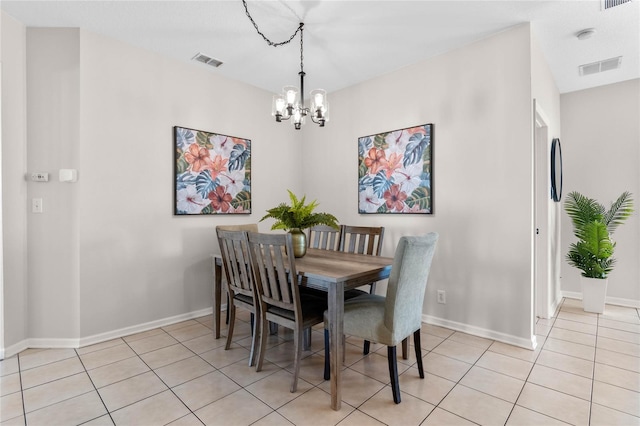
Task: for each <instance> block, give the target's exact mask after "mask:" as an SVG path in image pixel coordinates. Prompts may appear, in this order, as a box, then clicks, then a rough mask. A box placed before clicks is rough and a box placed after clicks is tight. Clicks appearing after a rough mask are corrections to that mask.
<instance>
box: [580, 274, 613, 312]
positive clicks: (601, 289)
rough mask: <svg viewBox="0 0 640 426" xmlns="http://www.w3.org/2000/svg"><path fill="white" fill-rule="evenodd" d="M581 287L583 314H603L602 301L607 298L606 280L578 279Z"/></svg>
mask: <svg viewBox="0 0 640 426" xmlns="http://www.w3.org/2000/svg"><path fill="white" fill-rule="evenodd" d="M580 284H581V285H582V309H584V311H585V312H595V313H597V314H601V313H603V312H604V300H605V298H606V297H607V279H606V278H605V279H600V278H587V277H583V276H581V277H580Z"/></svg>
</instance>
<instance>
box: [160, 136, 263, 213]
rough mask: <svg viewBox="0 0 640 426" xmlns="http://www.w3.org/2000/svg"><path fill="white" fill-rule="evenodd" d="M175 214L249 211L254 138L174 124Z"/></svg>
mask: <svg viewBox="0 0 640 426" xmlns="http://www.w3.org/2000/svg"><path fill="white" fill-rule="evenodd" d="M173 139H174V142H175V163H174V169H175V192H174V193H175V197H174V214H175V215H212V214H250V213H251V140H249V139H243V138H237V137H233V136H227V135H221V134H218V133H212V132H204V131H202V130H194V129H188V128H185V127H178V126H174V128H173Z"/></svg>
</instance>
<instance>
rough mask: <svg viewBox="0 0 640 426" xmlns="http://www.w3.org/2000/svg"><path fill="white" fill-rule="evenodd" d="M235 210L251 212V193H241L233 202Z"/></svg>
mask: <svg viewBox="0 0 640 426" xmlns="http://www.w3.org/2000/svg"><path fill="white" fill-rule="evenodd" d="M231 205H232V206H233V208H234V209H238V208H242V209H243V210H246V211H250V210H251V193H250V192H248V191H242V192H239V193H238V195H236V197H235V198H234V199H233V200H231Z"/></svg>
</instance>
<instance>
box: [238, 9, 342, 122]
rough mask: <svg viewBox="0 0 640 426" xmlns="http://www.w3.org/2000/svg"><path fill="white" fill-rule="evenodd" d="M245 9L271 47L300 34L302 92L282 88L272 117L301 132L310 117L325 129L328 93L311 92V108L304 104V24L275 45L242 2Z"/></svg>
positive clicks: (317, 90)
mask: <svg viewBox="0 0 640 426" xmlns="http://www.w3.org/2000/svg"><path fill="white" fill-rule="evenodd" d="M242 3H243V4H244V9H245V11H246V13H247V17H248V18H249V19H250V20H251V23H252V24H253V26H254V27H255V29H256V31H257V32H258V34H260V35H261V36H262V38H263V39H264V40H265V41H266V42H267V44H269V46H273V47H278V46H282V45H285V44H288V43H290V42H291V40H293V39H294V38H295V36H296V35H297V34H298V33H300V72H299V73H298V75H299V76H300V90H298V88H297V87H295V86H285V87H283V88H282V93H280V94H276V95H273V103H272V109H271V115H273V116H274V117H275V119H276V121H277V122H278V123H280V122H282V120H289V119H291V122H292V123H293V127H294V128H295V129H296V130H300V128H301V127H302V125H303V124H304V122H305V118H306V117H307V116H309V117H310V118H311V121H313V122H314V123H316V124H317V125H319V126H320V127H324V125H325V123H326V122H327V121H329V114H328V113H329V104H328V102H327V92H326V91H325V90H322V89H315V90H312V91H311V103H310V107H307V106H305V104H304V76H305V72H304V36H303V33H304V23H303V22H301V23H300V25H298V28H297V29H296V31H295V32H294V33H293V34H292V35H291V37H289V39H288V40H285V41H282V42H279V43H274V42H272V41H271V40H269V39H268V38H267V37H266V36H265V35H264V34H262V33H261V32H260V30H259V29H258V25H257V24H256V23H255V21H254V20H253V18H252V17H251V14H249V9H248V8H247V2H246V1H245V0H242Z"/></svg>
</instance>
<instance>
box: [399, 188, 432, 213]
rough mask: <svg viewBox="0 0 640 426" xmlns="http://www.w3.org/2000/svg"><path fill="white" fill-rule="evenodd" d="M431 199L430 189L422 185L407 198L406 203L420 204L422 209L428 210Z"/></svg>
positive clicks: (412, 205) (410, 204)
mask: <svg viewBox="0 0 640 426" xmlns="http://www.w3.org/2000/svg"><path fill="white" fill-rule="evenodd" d="M430 200H431V197H430V195H429V190H428V189H427V188H424V187H422V186H420V187H418V188H416V189H415V190H414V191H413V192H412V193H411V196H410V197H409V198H407V199H406V200H405V203H406V204H407V205H408V206H409V207H415V206H418V207H419V209H420V210H422V211H425V212H428V211H429V205H430Z"/></svg>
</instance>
